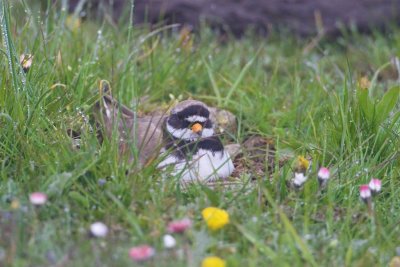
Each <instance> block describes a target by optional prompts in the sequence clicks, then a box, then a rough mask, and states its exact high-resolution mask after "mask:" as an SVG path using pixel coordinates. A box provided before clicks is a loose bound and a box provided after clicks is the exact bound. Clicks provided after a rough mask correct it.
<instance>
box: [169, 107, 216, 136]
mask: <svg viewBox="0 0 400 267" xmlns="http://www.w3.org/2000/svg"><path fill="white" fill-rule="evenodd" d="M166 131H167V132H168V133H169V134H170V135H172V136H173V137H174V138H175V139H180V140H185V141H196V140H198V139H200V138H204V137H210V136H212V135H214V129H213V124H212V122H211V120H210V111H209V109H208V107H207V105H206V104H204V103H203V102H200V101H196V100H186V101H182V102H180V103H178V104H177V105H176V106H175V107H174V108H173V109H172V110H171V114H170V116H169V117H168V119H167V122H166Z"/></svg>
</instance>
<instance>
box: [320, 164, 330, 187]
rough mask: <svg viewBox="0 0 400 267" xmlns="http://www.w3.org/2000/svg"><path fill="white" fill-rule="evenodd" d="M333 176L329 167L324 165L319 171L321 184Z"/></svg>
mask: <svg viewBox="0 0 400 267" xmlns="http://www.w3.org/2000/svg"><path fill="white" fill-rule="evenodd" d="M330 176H331V173H330V171H329V169H328V168H325V167H322V168H320V169H319V171H318V182H319V184H320V185H323V184H325V183H326V182H327V181H328V180H329V178H330Z"/></svg>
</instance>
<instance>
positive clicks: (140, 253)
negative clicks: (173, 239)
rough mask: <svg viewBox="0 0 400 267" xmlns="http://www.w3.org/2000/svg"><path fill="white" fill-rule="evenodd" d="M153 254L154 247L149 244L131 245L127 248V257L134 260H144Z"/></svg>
mask: <svg viewBox="0 0 400 267" xmlns="http://www.w3.org/2000/svg"><path fill="white" fill-rule="evenodd" d="M154 254H155V250H154V248H152V247H150V246H149V245H141V246H137V247H132V248H131V249H130V250H129V257H130V258H131V259H132V260H134V261H136V262H142V261H146V260H148V259H150V258H151V257H153V256H154Z"/></svg>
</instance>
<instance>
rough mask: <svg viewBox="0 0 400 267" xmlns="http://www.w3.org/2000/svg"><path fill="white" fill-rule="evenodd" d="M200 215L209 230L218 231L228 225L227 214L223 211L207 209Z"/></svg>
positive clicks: (213, 208)
mask: <svg viewBox="0 0 400 267" xmlns="http://www.w3.org/2000/svg"><path fill="white" fill-rule="evenodd" d="M201 214H202V216H203V219H204V220H205V221H206V223H207V226H208V228H210V229H211V230H218V229H220V228H222V227H224V226H225V225H226V224H228V223H229V214H228V212H226V211H225V210H223V209H219V208H215V207H208V208H205V209H203V211H202V212H201Z"/></svg>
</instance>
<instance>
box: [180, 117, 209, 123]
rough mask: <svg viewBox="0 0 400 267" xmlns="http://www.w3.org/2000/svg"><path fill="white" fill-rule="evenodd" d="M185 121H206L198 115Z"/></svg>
mask: <svg viewBox="0 0 400 267" xmlns="http://www.w3.org/2000/svg"><path fill="white" fill-rule="evenodd" d="M185 120H187V121H190V122H196V121H198V122H205V121H206V120H207V118H204V117H203V116H199V115H192V116H189V117H187V118H185Z"/></svg>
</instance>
